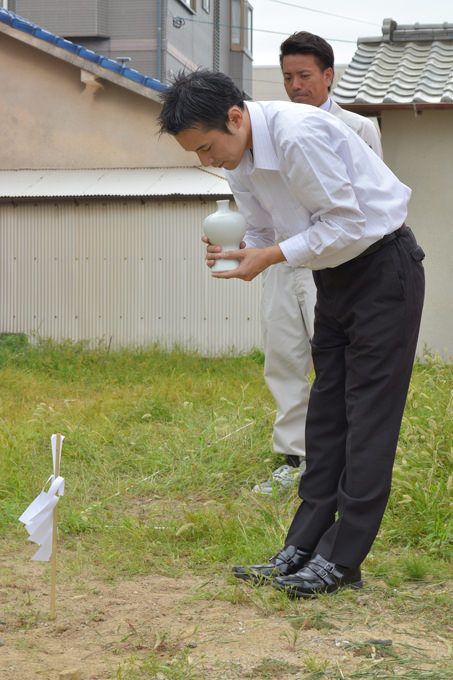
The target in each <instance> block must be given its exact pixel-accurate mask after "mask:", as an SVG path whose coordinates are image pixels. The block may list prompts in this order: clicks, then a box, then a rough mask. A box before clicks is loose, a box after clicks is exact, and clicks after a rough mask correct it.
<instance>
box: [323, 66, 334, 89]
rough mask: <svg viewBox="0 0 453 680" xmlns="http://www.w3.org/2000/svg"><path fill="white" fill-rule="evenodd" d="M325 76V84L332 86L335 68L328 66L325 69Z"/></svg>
mask: <svg viewBox="0 0 453 680" xmlns="http://www.w3.org/2000/svg"><path fill="white" fill-rule="evenodd" d="M323 76H324V82H325V84H326V85H327V87H330V86H331V85H332V81H333V68H331V67H330V66H329V67H328V68H326V70H325V71H323Z"/></svg>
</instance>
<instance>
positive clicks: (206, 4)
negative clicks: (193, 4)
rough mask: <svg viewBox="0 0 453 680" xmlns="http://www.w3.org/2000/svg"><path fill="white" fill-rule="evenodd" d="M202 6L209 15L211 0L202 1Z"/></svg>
mask: <svg viewBox="0 0 453 680" xmlns="http://www.w3.org/2000/svg"><path fill="white" fill-rule="evenodd" d="M201 6H202V8H203V9H204V11H205V12H206V13H207V14H209V12H210V11H211V0H201Z"/></svg>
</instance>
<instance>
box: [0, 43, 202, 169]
mask: <svg viewBox="0 0 453 680" xmlns="http://www.w3.org/2000/svg"><path fill="white" fill-rule="evenodd" d="M0 63H1V70H0V91H1V116H0V134H1V140H2V143H1V145H0V168H1V169H18V168H71V169H73V168H99V167H103V168H104V167H125V168H130V167H135V168H136V167H162V166H167V167H171V166H178V165H181V166H188V165H194V164H195V165H198V160H197V157H196V156H195V154H194V155H192V154H188V153H185V152H183V151H182V150H181V149H180V148H179V146H178V144H177V143H176V142H175V141H174V140H173V139H172V138H171V137H168V136H167V135H165V136H163V137H162V138H159V136H158V135H157V124H156V117H157V115H158V113H159V111H160V104H158V103H156V102H154V101H152V100H150V99H147V98H145V97H144V96H140V95H139V94H136V93H134V92H131V91H129V90H127V89H125V88H123V87H120V86H118V85H116V84H114V83H112V82H109V81H108V80H101V81H100V83H101V85H102V87H101V88H100V89H99V90H98V91H97V93H94V92H93V91H92V90H91V88H90V87H88V88H86V87H85V85H84V83H82V82H81V70H80V68H77V67H76V66H73V65H72V64H70V63H67V62H65V61H61V60H60V59H57V58H56V57H54V56H50V55H48V54H46V53H45V52H41V51H40V50H38V49H35V48H33V47H31V46H28V45H26V44H24V43H22V42H20V41H18V40H15V39H13V38H11V37H10V36H8V35H5V34H0Z"/></svg>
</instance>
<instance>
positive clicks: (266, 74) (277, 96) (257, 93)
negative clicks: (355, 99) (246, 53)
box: [253, 65, 346, 102]
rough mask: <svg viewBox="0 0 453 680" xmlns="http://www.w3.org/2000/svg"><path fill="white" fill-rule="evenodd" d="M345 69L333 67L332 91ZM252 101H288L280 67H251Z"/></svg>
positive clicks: (343, 67)
mask: <svg viewBox="0 0 453 680" xmlns="http://www.w3.org/2000/svg"><path fill="white" fill-rule="evenodd" d="M345 68H346V67H345V66H342V65H338V66H335V77H334V80H333V83H332V90H333V89H334V87H335V85H336V84H337V82H338V80H339V79H340V78H341V76H342V74H343V73H344V71H345ZM253 99H254V100H255V101H258V102H260V101H261V102H265V101H278V100H281V101H288V95H287V94H286V90H285V88H284V86H283V78H282V72H281V69H280V66H254V67H253Z"/></svg>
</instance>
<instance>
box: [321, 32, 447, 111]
mask: <svg viewBox="0 0 453 680" xmlns="http://www.w3.org/2000/svg"><path fill="white" fill-rule="evenodd" d="M382 33H383V35H382V37H380V38H359V40H358V44H357V51H356V53H355V55H354V57H353V58H352V60H351V62H350V64H349V65H348V67H347V68H346V70H345V72H344V74H343V76H342V77H341V79H340V81H339V82H338V84H337V86H336V88H335V90H334V92H333V97H334V99H335V101H336V102H338V103H339V104H343V105H345V104H346V105H347V104H372V105H376V104H377V105H378V104H386V103H391V104H411V103H427V104H440V103H448V104H449V103H451V102H452V101H453V24H447V23H445V24H440V25H431V24H429V25H428V24H426V25H423V24H414V25H413V26H400V27H398V25H397V24H396V22H394V21H392V20H389V19H385V20H384V25H383V29H382ZM405 37H407V38H410V39H407V40H405Z"/></svg>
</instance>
